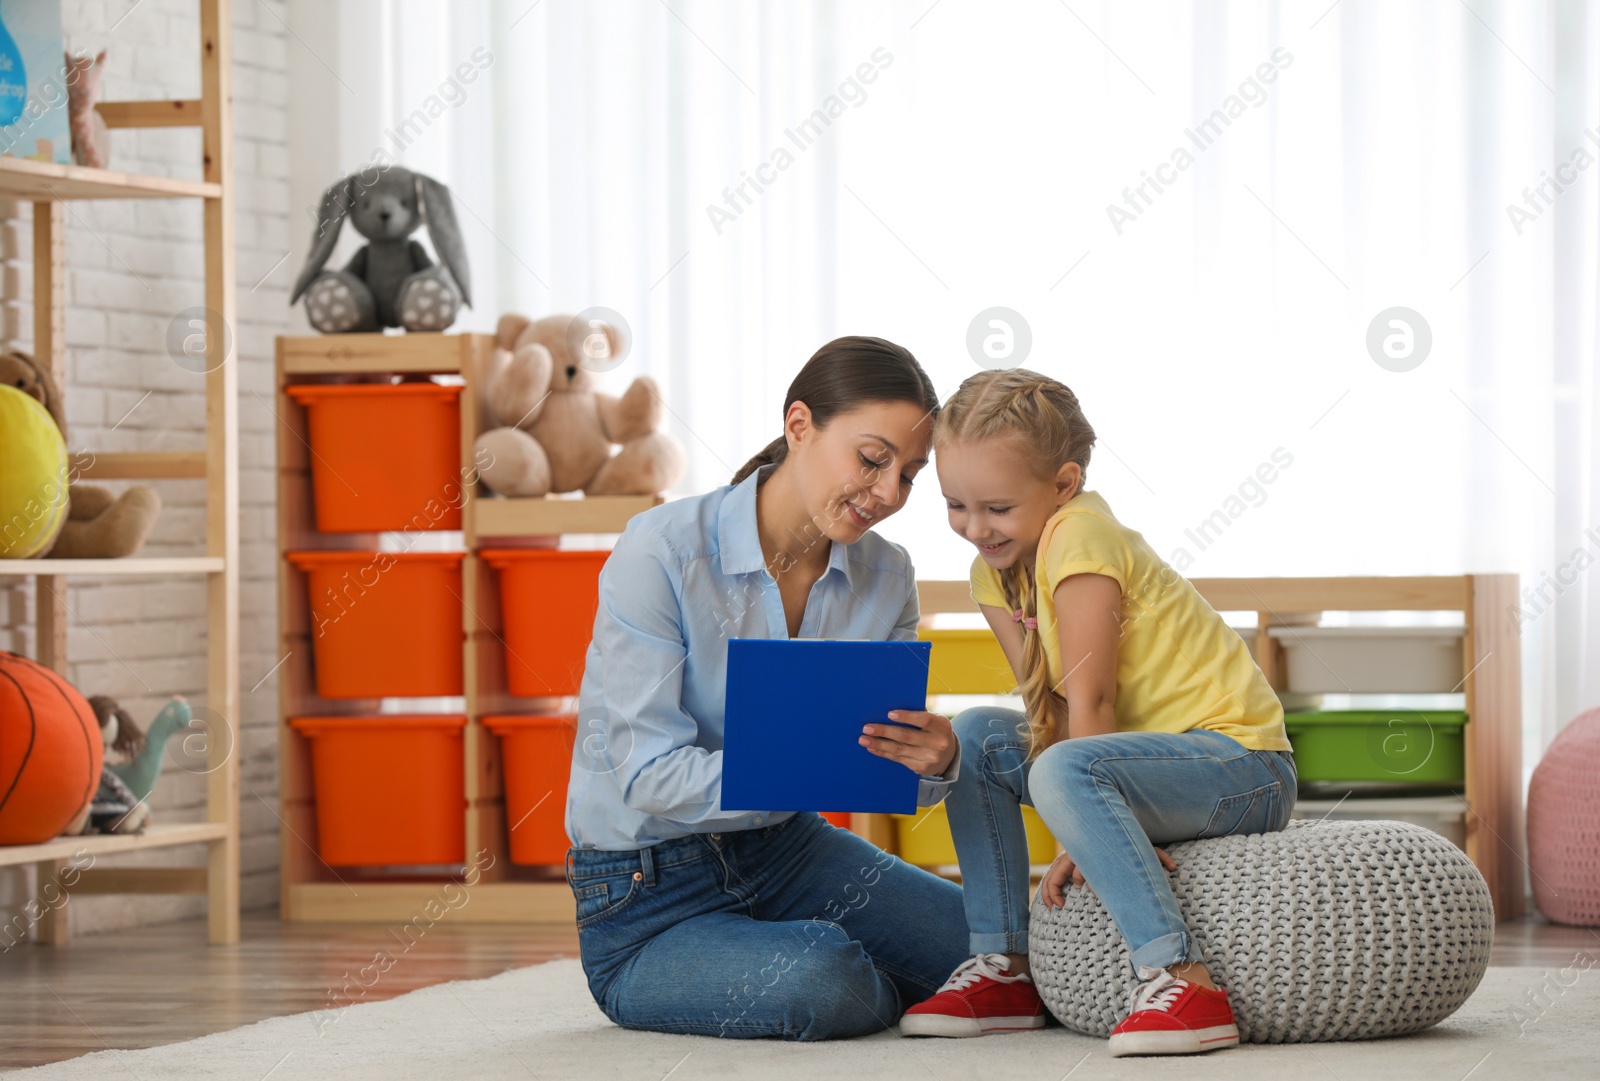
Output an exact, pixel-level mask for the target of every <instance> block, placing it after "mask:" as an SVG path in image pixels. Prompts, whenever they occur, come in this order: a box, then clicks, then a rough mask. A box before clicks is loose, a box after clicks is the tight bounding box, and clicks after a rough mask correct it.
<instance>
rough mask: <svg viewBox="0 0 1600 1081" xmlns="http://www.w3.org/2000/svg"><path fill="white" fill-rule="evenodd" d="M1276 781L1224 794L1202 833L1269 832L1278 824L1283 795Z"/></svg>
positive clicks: (1226, 834) (1215, 834) (1223, 834)
mask: <svg viewBox="0 0 1600 1081" xmlns="http://www.w3.org/2000/svg"><path fill="white" fill-rule="evenodd" d="M1278 788H1279V785H1278V784H1277V783H1273V784H1265V785H1262V786H1261V787H1260V788H1255V789H1251V790H1250V791H1249V792H1241V793H1239V794H1238V795H1237V796H1223V797H1222V798H1221V799H1219V800H1218V801H1217V806H1216V809H1215V810H1213V811H1212V812H1211V821H1209V822H1207V823H1206V828H1205V829H1203V830H1201V831H1200V836H1201V837H1230V836H1233V835H1234V834H1239V833H1266V832H1268V831H1269V830H1271V829H1273V828H1274V827H1275V826H1276V820H1277V817H1278V811H1277V809H1278V807H1279V806H1280V805H1281V804H1282V802H1283V801H1282V799H1281V798H1280V797H1279V795H1278Z"/></svg>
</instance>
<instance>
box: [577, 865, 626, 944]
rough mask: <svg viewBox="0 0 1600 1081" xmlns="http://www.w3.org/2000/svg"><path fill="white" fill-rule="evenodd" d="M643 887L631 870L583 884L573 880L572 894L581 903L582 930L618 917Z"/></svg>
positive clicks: (580, 924)
mask: <svg viewBox="0 0 1600 1081" xmlns="http://www.w3.org/2000/svg"><path fill="white" fill-rule="evenodd" d="M580 881H581V880H580ZM642 889H643V883H642V882H640V880H639V879H637V878H635V877H633V875H632V874H631V873H623V874H617V875H608V876H606V877H605V878H602V879H599V880H597V881H594V882H586V883H584V884H582V885H579V884H577V883H573V884H572V896H573V899H574V900H575V901H576V902H577V906H578V913H577V915H578V929H579V930H580V931H581V930H583V929H584V928H587V927H592V926H594V925H595V924H597V923H599V922H600V921H601V920H605V919H609V918H610V917H612V916H615V915H616V914H617V913H618V912H620V911H622V910H623V909H624V908H627V907H628V906H629V905H630V904H632V903H633V902H634V900H635V899H636V898H637V897H638V896H639V894H640V892H641V890H642Z"/></svg>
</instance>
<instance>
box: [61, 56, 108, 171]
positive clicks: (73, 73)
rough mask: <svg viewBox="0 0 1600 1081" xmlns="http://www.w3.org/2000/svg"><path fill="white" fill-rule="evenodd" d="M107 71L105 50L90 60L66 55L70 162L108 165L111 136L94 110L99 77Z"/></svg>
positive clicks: (97, 96) (101, 167) (98, 94)
mask: <svg viewBox="0 0 1600 1081" xmlns="http://www.w3.org/2000/svg"><path fill="white" fill-rule="evenodd" d="M105 73H106V51H105V50H104V49H101V50H100V55H99V56H96V57H95V58H94V59H92V60H91V59H90V58H89V57H88V56H87V55H82V56H73V55H72V54H71V53H67V54H66V76H67V78H66V82H67V127H68V129H69V130H70V131H71V132H72V162H73V164H74V165H87V166H90V167H91V168H95V169H106V168H109V167H110V162H109V160H108V153H109V151H110V148H111V138H110V136H109V134H108V133H107V130H106V122H105V118H104V117H102V116H101V115H100V111H99V110H98V109H96V108H95V107H94V106H95V102H97V101H99V100H100V78H101V76H103V75H104V74H105Z"/></svg>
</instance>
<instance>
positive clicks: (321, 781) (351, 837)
mask: <svg viewBox="0 0 1600 1081" xmlns="http://www.w3.org/2000/svg"><path fill="white" fill-rule="evenodd" d="M466 723H467V719H466V718H465V717H462V716H454V715H448V714H425V715H401V714H394V715H387V714H386V715H383V716H373V717H291V718H289V724H290V725H291V726H292V727H293V728H294V729H295V730H296V731H298V732H301V733H302V734H304V735H305V736H306V737H307V738H308V739H309V740H310V741H311V776H312V782H313V784H314V786H315V789H316V796H317V853H318V855H320V856H321V857H322V858H323V860H324V861H326V862H327V863H330V864H334V865H335V866H345V867H358V866H359V867H366V866H375V865H389V864H396V865H398V864H436V863H461V862H462V861H463V860H464V859H465V858H466V854H467V853H466V850H467V836H466V824H467V795H466V782H465V776H464V775H465V772H466V770H465V767H464V765H463V762H462V743H461V731H462V729H463V727H465V725H466Z"/></svg>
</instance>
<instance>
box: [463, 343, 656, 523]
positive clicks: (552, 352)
mask: <svg viewBox="0 0 1600 1081" xmlns="http://www.w3.org/2000/svg"><path fill="white" fill-rule="evenodd" d="M495 344H496V346H497V349H496V366H495V367H494V368H493V369H491V371H490V372H489V373H488V374H487V377H486V379H485V395H484V398H485V401H486V402H487V404H488V407H489V412H490V414H491V415H490V417H489V423H490V424H491V425H494V424H499V425H503V427H497V428H492V429H491V430H488V431H485V432H484V433H483V434H482V435H480V436H479V437H478V440H477V445H476V447H475V448H474V449H475V451H476V458H475V460H476V461H480V462H482V461H487V462H489V463H490V464H489V465H487V466H484V467H482V468H481V469H480V471H479V475H480V476H481V477H482V478H483V482H484V483H485V484H486V485H488V486H489V488H490V490H491V491H493V492H495V493H496V494H498V495H504V496H542V495H547V494H549V493H551V492H578V491H581V492H583V493H584V494H586V495H650V494H654V493H656V492H660V491H663V490H665V489H666V488H668V487H670V486H671V485H673V484H675V483H677V481H678V480H679V479H680V478H681V477H682V476H683V474H684V470H685V468H686V465H687V462H686V459H685V457H684V453H683V447H681V446H680V445H679V444H678V441H677V440H676V439H674V438H673V437H672V436H670V435H668V434H667V433H665V432H662V431H659V430H658V429H659V428H660V426H661V411H662V402H661V393H660V391H659V390H657V389H656V383H655V380H653V379H651V378H650V377H649V376H643V375H642V376H639V377H638V378H637V379H635V380H634V381H633V383H632V385H631V386H629V387H628V389H627V390H626V391H625V392H624V393H623V395H622V397H620V398H617V397H613V396H612V395H610V394H601V393H600V392H599V391H596V390H595V389H594V375H593V373H592V372H591V371H590V370H589V368H587V367H585V363H584V362H593V361H595V360H599V359H601V358H603V357H611V356H616V355H618V354H619V352H620V350H621V349H622V344H623V343H622V341H621V336H620V335H619V334H618V332H617V330H616V328H614V327H612V326H610V325H609V324H606V323H595V324H587V325H583V326H580V325H578V324H577V322H576V320H575V318H574V317H573V316H571V315H550V316H546V317H545V318H543V319H528V318H527V317H526V316H522V315H506V316H503V317H502V318H501V319H500V325H499V327H498V328H497V330H496V332H495ZM580 350H582V352H581V353H580V352H579V351H580ZM616 443H620V444H622V448H621V450H619V451H617V453H616V454H614V455H613V454H612V449H613V447H612V445H613V444H616Z"/></svg>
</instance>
